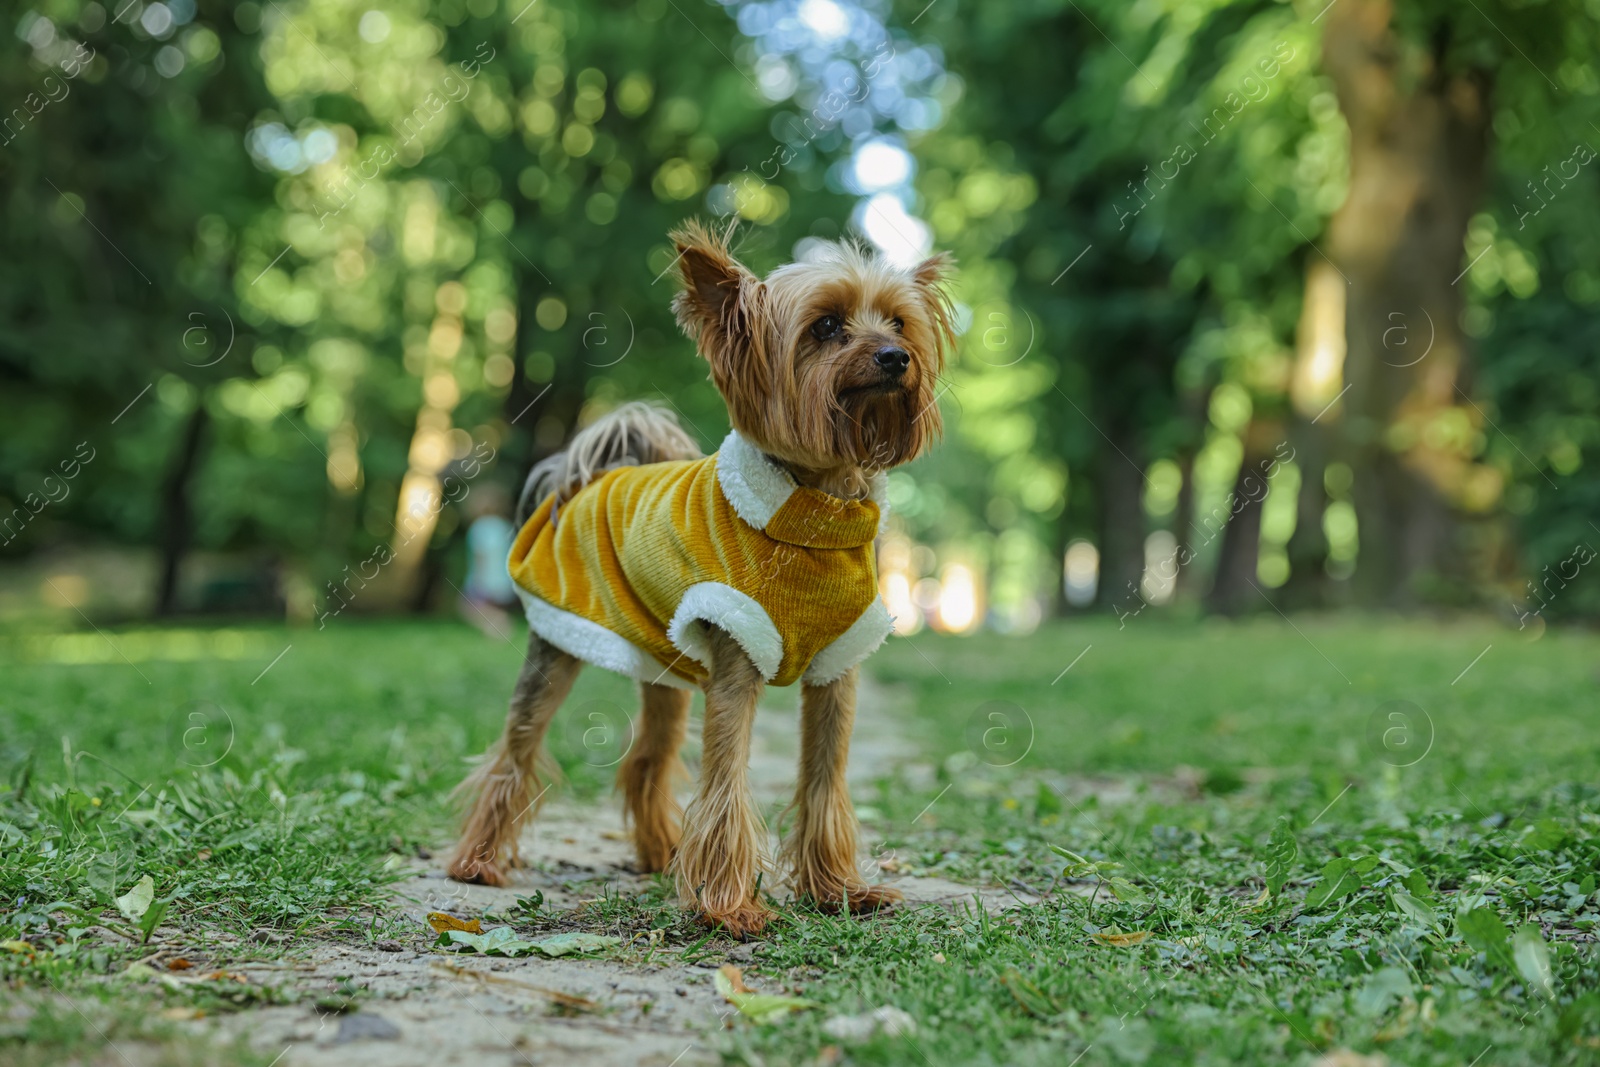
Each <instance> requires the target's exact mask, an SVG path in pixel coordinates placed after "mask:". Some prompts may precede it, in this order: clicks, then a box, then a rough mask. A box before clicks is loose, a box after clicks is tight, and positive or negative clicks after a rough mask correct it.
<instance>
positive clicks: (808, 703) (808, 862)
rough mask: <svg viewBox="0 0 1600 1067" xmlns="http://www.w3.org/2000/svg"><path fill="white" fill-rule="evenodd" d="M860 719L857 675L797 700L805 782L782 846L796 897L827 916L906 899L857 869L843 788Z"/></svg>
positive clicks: (806, 690) (812, 688) (852, 817)
mask: <svg viewBox="0 0 1600 1067" xmlns="http://www.w3.org/2000/svg"><path fill="white" fill-rule="evenodd" d="M855 718H856V672H855V671H854V670H851V671H849V672H847V673H846V674H845V675H844V676H843V677H840V678H838V679H836V680H834V681H832V682H829V683H828V684H827V685H807V686H804V687H802V689H801V693H800V781H799V784H798V785H797V786H796V787H795V798H794V808H795V812H796V818H795V828H794V832H793V833H792V834H790V835H789V839H788V840H787V841H785V842H784V846H783V854H784V859H785V861H786V866H788V867H789V869H790V870H791V872H792V878H793V884H794V889H795V892H796V893H797V894H798V895H800V896H803V897H809V898H810V899H811V900H812V901H814V902H815V903H816V905H817V906H818V907H819V908H821V909H823V910H824V911H837V910H839V909H840V908H841V907H845V908H849V909H850V910H851V911H872V910H875V909H877V908H881V907H884V906H886V905H888V904H892V903H894V902H895V901H898V900H900V899H901V894H900V892H899V891H898V890H895V889H890V888H888V887H887V886H877V885H868V884H867V882H866V880H865V879H863V878H862V877H861V874H860V872H859V871H858V870H857V868H856V813H855V809H854V808H853V807H852V806H851V804H850V790H849V787H848V786H847V785H846V783H845V763H846V761H847V759H848V758H849V754H850V731H851V728H852V727H853V726H854V725H855Z"/></svg>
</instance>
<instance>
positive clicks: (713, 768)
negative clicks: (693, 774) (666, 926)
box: [672, 629, 772, 938]
mask: <svg viewBox="0 0 1600 1067" xmlns="http://www.w3.org/2000/svg"><path fill="white" fill-rule="evenodd" d="M707 644H708V645H709V646H710V652H711V656H710V659H711V663H710V664H709V666H710V668H711V678H710V680H709V681H707V682H706V686H705V691H706V723H705V733H704V741H703V743H702V746H701V757H700V786H699V789H698V790H697V791H696V793H695V798H694V801H693V802H692V803H691V804H690V805H689V810H688V812H687V813H686V814H685V815H684V828H683V840H682V841H681V842H680V843H679V845H678V853H677V855H676V856H675V857H674V858H673V861H672V870H673V874H674V875H675V876H676V879H677V883H678V897H679V899H680V900H681V901H682V902H683V904H684V906H685V907H689V908H693V909H695V910H696V911H698V912H699V913H700V916H701V918H702V919H703V920H704V921H705V922H706V923H707V924H708V925H713V926H717V925H720V926H721V927H722V928H723V929H725V930H726V931H727V932H728V933H730V934H732V935H733V936H734V937H739V938H745V937H749V936H751V935H753V934H758V933H760V932H761V931H762V930H763V929H765V928H766V925H767V922H768V920H770V919H771V918H772V911H771V909H770V908H768V907H767V906H766V905H765V904H763V903H762V902H761V901H760V899H759V898H758V897H757V896H756V877H757V875H758V874H759V873H761V872H764V871H766V870H767V869H768V867H769V864H768V862H767V858H766V843H767V830H766V826H765V825H764V824H763V823H762V821H761V814H760V812H759V811H758V810H757V808H756V804H755V798H754V797H752V796H751V795H750V776H749V767H750V728H751V726H752V724H753V723H754V721H755V714H756V701H757V700H758V699H759V698H760V696H761V690H762V689H763V688H764V687H765V685H766V683H765V681H764V680H763V679H762V677H761V672H760V671H759V670H757V669H756V665H755V664H754V663H752V662H751V661H750V657H749V656H748V655H746V654H745V651H744V649H742V648H740V647H739V644H738V642H736V641H735V640H734V639H733V638H732V637H730V636H728V635H727V634H726V633H724V632H723V631H721V630H717V629H713V630H712V631H711V632H710V634H709V640H708V642H707Z"/></svg>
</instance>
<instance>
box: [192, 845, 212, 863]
mask: <svg viewBox="0 0 1600 1067" xmlns="http://www.w3.org/2000/svg"><path fill="white" fill-rule="evenodd" d="M210 858H211V850H210V849H209V848H203V849H201V850H200V851H199V852H196V853H195V854H194V859H195V862H196V863H204V862H205V861H206V860H208V859H210Z"/></svg>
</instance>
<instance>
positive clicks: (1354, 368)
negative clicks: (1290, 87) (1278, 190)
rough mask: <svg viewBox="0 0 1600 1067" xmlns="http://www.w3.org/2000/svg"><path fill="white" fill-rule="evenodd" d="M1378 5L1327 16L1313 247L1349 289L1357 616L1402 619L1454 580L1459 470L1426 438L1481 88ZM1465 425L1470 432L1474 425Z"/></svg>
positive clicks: (1475, 186) (1452, 321)
mask: <svg viewBox="0 0 1600 1067" xmlns="http://www.w3.org/2000/svg"><path fill="white" fill-rule="evenodd" d="M1392 16H1393V10H1392V6H1391V4H1390V2H1389V0H1343V2H1342V3H1340V4H1337V5H1335V6H1334V7H1333V8H1332V9H1331V10H1330V11H1329V13H1328V23H1327V28H1326V30H1325V33H1324V37H1323V48H1322V62H1323V66H1324V69H1325V70H1326V71H1327V73H1328V74H1329V75H1330V76H1331V77H1332V79H1333V82H1334V86H1335V89H1336V91H1337V94H1338V98H1339V105H1340V107H1341V109H1342V110H1343V112H1344V116H1345V120H1346V122H1347V123H1348V124H1349V127H1350V189H1349V194H1348V196H1347V197H1346V199H1345V202H1344V204H1343V206H1341V207H1340V209H1339V211H1338V213H1337V214H1335V216H1334V217H1333V220H1332V221H1331V223H1330V225H1329V232H1328V248H1329V252H1330V254H1331V256H1332V258H1333V261H1334V263H1335V264H1336V265H1337V267H1338V270H1339V272H1340V274H1341V275H1342V276H1343V278H1344V279H1345V281H1346V283H1347V286H1348V307H1347V314H1346V331H1345V333H1346V344H1347V355H1346V358H1345V380H1346V381H1347V382H1348V383H1349V384H1350V391H1349V393H1348V395H1347V396H1346V397H1345V400H1344V404H1345V413H1344V419H1343V433H1342V441H1341V446H1340V450H1339V452H1340V455H1341V456H1342V457H1343V458H1345V459H1347V461H1348V462H1349V463H1350V465H1351V467H1352V469H1353V470H1354V473H1355V486H1354V497H1355V504H1356V513H1357V516H1358V519H1359V522H1360V527H1361V554H1360V558H1359V560H1358V563H1357V571H1356V576H1355V594H1356V598H1357V600H1358V601H1359V602H1360V603H1363V604H1366V605H1369V606H1372V605H1389V606H1407V605H1412V604H1415V603H1417V601H1418V599H1419V592H1420V591H1421V589H1420V587H1421V586H1422V585H1423V584H1425V583H1427V582H1429V581H1436V580H1437V579H1439V578H1440V577H1445V578H1450V577H1455V576H1458V575H1459V574H1460V572H1461V568H1462V560H1461V555H1460V552H1459V546H1458V542H1459V538H1458V536H1457V534H1458V525H1459V524H1458V522H1457V519H1456V516H1455V514H1454V511H1453V508H1452V506H1451V503H1450V497H1451V495H1452V492H1453V490H1455V489H1456V488H1458V487H1459V485H1460V483H1461V480H1462V478H1463V477H1464V475H1465V473H1466V471H1467V469H1468V465H1469V463H1470V456H1468V455H1465V454H1463V452H1462V451H1461V446H1458V445H1457V446H1452V445H1430V444H1429V443H1427V435H1426V434H1425V432H1424V431H1425V430H1426V429H1427V428H1428V427H1429V426H1430V425H1431V424H1433V423H1435V421H1436V420H1437V419H1438V418H1439V417H1440V416H1441V415H1442V414H1444V413H1445V412H1446V411H1447V409H1448V408H1450V407H1452V406H1454V404H1455V402H1456V394H1457V392H1458V390H1457V381H1458V378H1459V376H1460V374H1461V372H1462V368H1463V364H1464V362H1465V359H1466V343H1465V338H1464V337H1463V335H1462V333H1461V329H1460V326H1459V321H1460V312H1461V306H1462V293H1461V289H1460V287H1458V286H1457V285H1456V284H1455V283H1456V281H1457V280H1458V277H1459V275H1460V273H1461V267H1462V264H1463V260H1464V257H1463V254H1462V249H1463V243H1464V239H1465V234H1466V227H1467V222H1468V220H1469V219H1470V217H1471V215H1472V212H1473V210H1474V209H1475V207H1476V206H1477V204H1478V203H1479V201H1480V198H1481V193H1482V190H1483V186H1484V180H1485V179H1484V175H1485V170H1486V166H1487V161H1488V148H1489V118H1490V108H1489V101H1488V96H1489V90H1490V87H1491V86H1490V83H1489V79H1488V77H1487V76H1486V75H1485V74H1483V73H1482V72H1478V71H1467V72H1464V73H1455V72H1452V71H1446V70H1444V69H1442V64H1441V62H1440V58H1441V57H1442V56H1444V55H1445V53H1446V50H1447V48H1448V46H1449V35H1450V32H1451V31H1450V22H1449V20H1448V19H1441V20H1440V21H1439V22H1438V24H1437V27H1436V29H1435V31H1434V35H1433V37H1432V38H1431V39H1429V40H1426V41H1417V42H1405V41H1402V40H1400V39H1399V38H1398V37H1397V35H1396V33H1395V30H1394V27H1393V26H1392V24H1391V22H1392ZM1474 422H1476V420H1474Z"/></svg>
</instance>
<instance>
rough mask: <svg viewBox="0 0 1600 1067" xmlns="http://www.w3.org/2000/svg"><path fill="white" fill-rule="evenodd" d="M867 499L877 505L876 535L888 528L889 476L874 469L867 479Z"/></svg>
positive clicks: (881, 533) (880, 534)
mask: <svg viewBox="0 0 1600 1067" xmlns="http://www.w3.org/2000/svg"><path fill="white" fill-rule="evenodd" d="M867 499H868V500H870V501H872V502H873V503H874V504H876V505H878V536H879V537H882V536H883V531H885V530H887V529H888V528H889V476H888V475H887V474H885V473H884V472H883V471H876V472H874V473H873V475H872V477H871V478H868V479H867Z"/></svg>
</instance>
